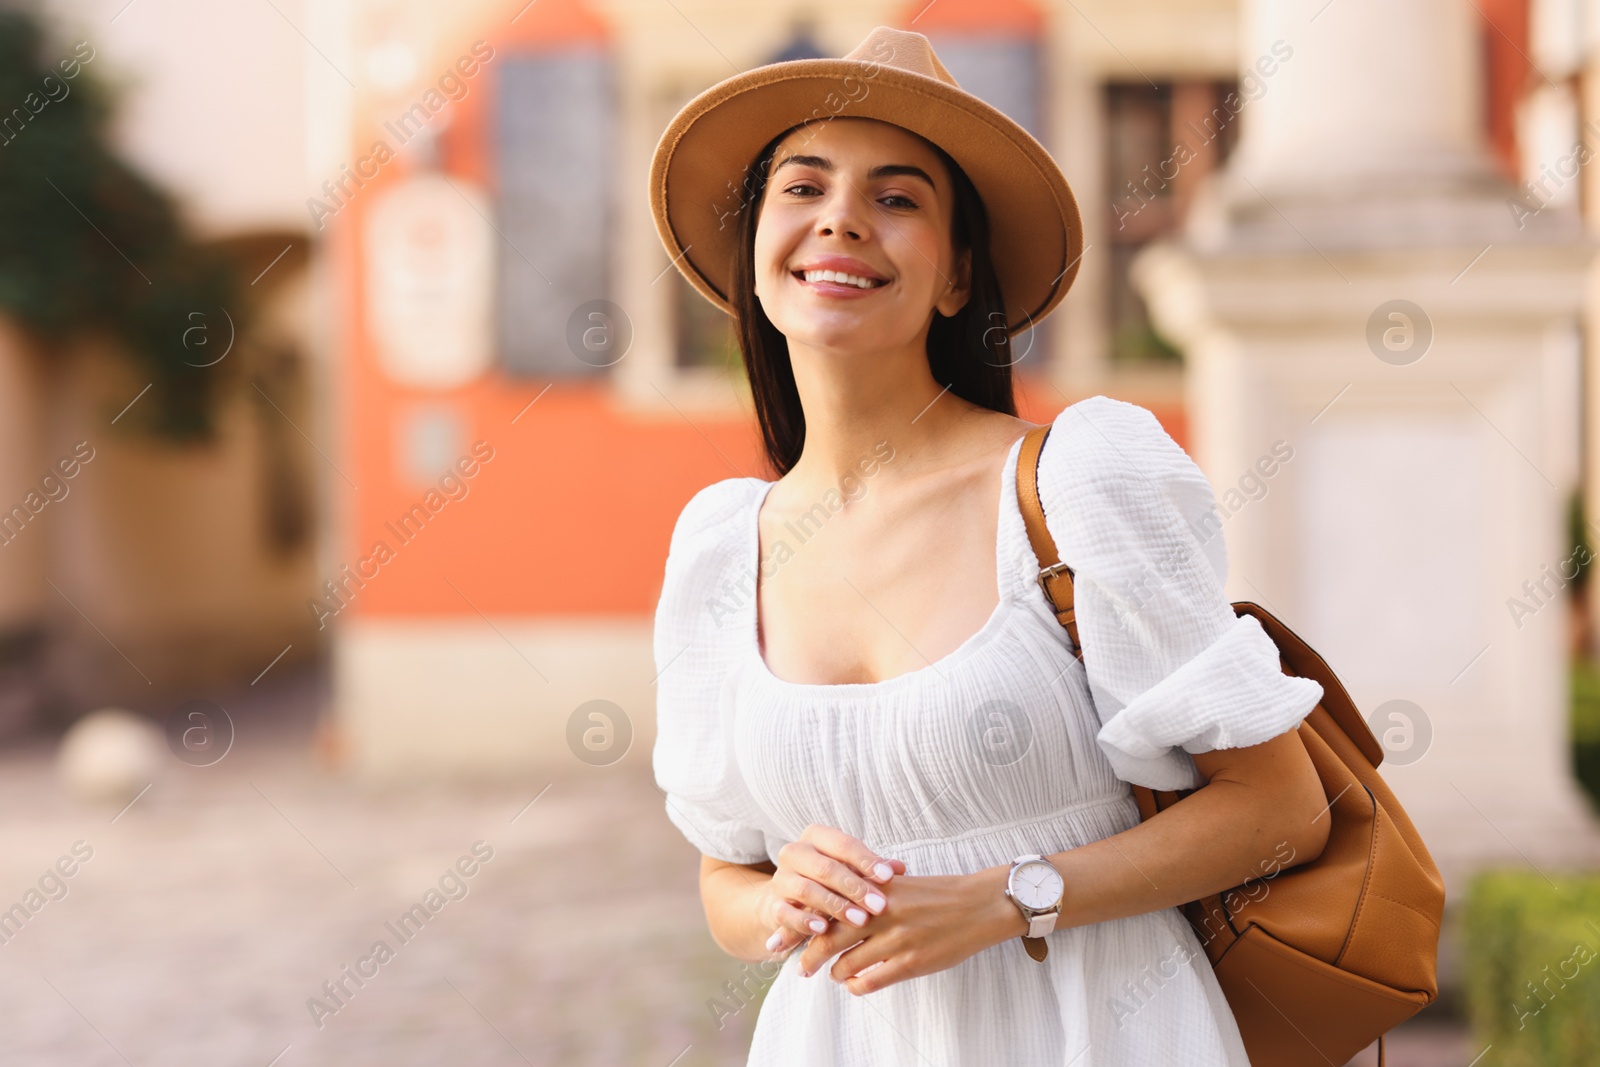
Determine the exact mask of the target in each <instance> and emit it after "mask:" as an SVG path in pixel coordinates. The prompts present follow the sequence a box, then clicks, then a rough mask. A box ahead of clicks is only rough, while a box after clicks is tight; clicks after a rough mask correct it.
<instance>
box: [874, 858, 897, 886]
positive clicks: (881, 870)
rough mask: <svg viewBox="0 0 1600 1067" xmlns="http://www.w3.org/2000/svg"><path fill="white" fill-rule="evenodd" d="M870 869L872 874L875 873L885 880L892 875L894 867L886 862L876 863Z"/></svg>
mask: <svg viewBox="0 0 1600 1067" xmlns="http://www.w3.org/2000/svg"><path fill="white" fill-rule="evenodd" d="M872 870H873V873H874V874H876V875H877V876H878V877H879V878H880V879H882V880H883V881H885V882H887V881H888V880H889V879H890V878H893V877H894V868H893V867H891V866H889V865H888V864H887V863H879V864H876V865H875V866H874V867H873V868H872Z"/></svg>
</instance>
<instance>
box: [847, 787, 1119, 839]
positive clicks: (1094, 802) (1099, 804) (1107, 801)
mask: <svg viewBox="0 0 1600 1067" xmlns="http://www.w3.org/2000/svg"><path fill="white" fill-rule="evenodd" d="M1132 799H1133V793H1132V792H1127V793H1112V794H1110V795H1109V796H1102V797H1093V798H1091V799H1089V800H1081V801H1079V802H1078V803H1076V804H1069V805H1067V806H1066V807H1064V808H1060V809H1058V810H1056V811H1052V812H1048V813H1046V814H1044V815H1030V816H1028V817H1027V818H1023V819H1013V820H1012V821H1010V822H1003V823H997V824H995V825H994V826H984V827H980V828H978V829H976V830H968V831H966V832H964V833H959V834H950V835H949V836H946V837H924V838H919V839H918V840H915V841H896V842H894V843H892V844H888V845H878V846H876V847H877V849H878V850H879V851H881V852H894V851H898V850H902V849H908V848H921V847H922V846H924V845H945V844H949V843H950V842H952V841H964V840H966V839H967V838H969V837H983V836H984V835H986V834H997V833H1002V832H1004V831H1006V830H1015V829H1016V828H1017V827H1019V826H1037V825H1038V824H1040V823H1044V822H1049V821H1050V820H1051V819H1059V818H1060V817H1061V816H1063V815H1071V814H1072V813H1073V812H1078V811H1085V810H1087V809H1090V808H1105V807H1110V806H1111V805H1113V804H1126V803H1128V802H1129V801H1131V800H1132Z"/></svg>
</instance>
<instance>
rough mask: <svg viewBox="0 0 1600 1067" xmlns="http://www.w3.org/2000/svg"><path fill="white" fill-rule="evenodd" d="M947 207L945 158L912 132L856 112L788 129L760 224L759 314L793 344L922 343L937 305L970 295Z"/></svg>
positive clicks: (950, 197) (966, 260) (871, 347)
mask: <svg viewBox="0 0 1600 1067" xmlns="http://www.w3.org/2000/svg"><path fill="white" fill-rule="evenodd" d="M954 205H955V198H954V190H953V189H952V187H951V181H950V175H949V172H948V171H947V169H946V168H945V165H944V162H943V161H942V160H941V159H940V158H939V156H938V154H937V153H936V152H934V150H933V149H932V148H931V147H930V146H929V145H928V143H927V142H926V141H924V140H922V138H920V137H918V136H917V135H915V134H913V133H911V132H910V131H908V130H905V129H902V128H901V127H899V126H895V125H892V124H890V123H886V122H879V121H877V120H875V119H861V118H853V117H852V118H844V119H839V118H835V119H831V120H828V121H825V122H821V123H816V124H812V125H809V126H803V127H801V128H799V129H797V130H793V131H791V132H790V133H789V135H788V136H787V137H785V138H784V139H783V141H781V142H780V143H779V144H778V147H777V150H776V151H775V152H774V153H773V157H772V164H771V169H770V170H769V172H768V178H767V184H766V188H765V190H764V193H763V195H762V200H761V205H760V209H759V210H760V214H759V215H758V217H757V222H756V233H755V254H754V273H755V293H756V297H757V298H758V299H759V300H760V302H761V308H762V310H763V311H764V312H765V313H766V316H767V318H768V319H770V320H771V321H772V324H773V325H774V326H775V327H777V329H778V330H779V331H780V332H781V333H783V334H784V336H785V337H787V338H788V340H789V343H790V347H791V351H792V350H793V348H794V347H795V346H796V345H799V346H801V347H814V348H822V349H849V350H862V351H879V352H882V351H886V350H892V349H899V348H903V347H906V346H913V345H914V346H917V347H918V348H920V347H921V346H922V345H923V344H924V343H925V341H926V337H927V331H928V326H929V324H930V323H931V322H932V319H933V314H934V311H935V309H937V310H938V312H939V313H940V314H943V315H954V314H955V313H956V312H957V311H959V310H960V309H961V307H962V306H963V305H964V304H965V303H966V301H967V297H968V295H969V289H968V282H967V278H968V271H969V269H970V260H971V256H970V253H967V252H965V251H962V252H960V253H958V252H957V251H956V249H955V247H954V241H953V238H952V223H953V218H954ZM819 272H823V273H819Z"/></svg>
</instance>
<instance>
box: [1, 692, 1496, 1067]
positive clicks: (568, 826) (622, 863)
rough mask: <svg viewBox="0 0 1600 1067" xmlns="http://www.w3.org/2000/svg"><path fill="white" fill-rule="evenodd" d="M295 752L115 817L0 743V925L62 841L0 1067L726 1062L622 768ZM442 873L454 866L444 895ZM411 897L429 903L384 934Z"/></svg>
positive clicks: (245, 749)
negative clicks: (528, 769) (334, 987)
mask: <svg viewBox="0 0 1600 1067" xmlns="http://www.w3.org/2000/svg"><path fill="white" fill-rule="evenodd" d="M291 740H292V739H291ZM309 751H310V749H309V746H308V745H306V744H305V743H303V739H302V740H301V741H300V742H298V743H283V742H281V741H279V742H275V743H266V742H263V741H261V739H260V738H258V737H254V736H252V733H251V729H250V728H249V727H248V723H245V724H242V725H241V730H240V735H239V741H238V742H237V743H236V747H235V750H234V751H232V752H230V753H229V755H228V756H227V757H226V758H225V759H224V760H223V761H222V762H220V763H218V764H217V765H215V766H213V767H208V768H194V767H188V766H185V765H183V764H181V763H179V762H177V761H176V760H173V761H172V763H171V765H170V766H169V767H167V768H166V769H165V770H164V771H163V773H162V774H161V775H160V776H159V777H158V778H157V779H156V780H155V782H154V783H153V784H152V785H151V787H150V788H149V790H148V791H147V792H145V793H144V794H143V795H142V796H141V797H140V798H139V799H138V800H137V801H136V802H135V803H134V804H133V805H132V806H131V807H129V808H127V809H126V810H125V811H123V812H122V813H120V814H119V813H118V812H117V808H116V805H111V806H93V805H87V804H84V803H81V802H77V801H74V800H73V799H71V798H70V797H69V796H67V795H66V794H65V792H64V791H63V789H62V788H61V786H60V784H59V783H58V781H57V778H56V775H55V768H54V765H53V763H52V759H51V757H52V745H51V744H50V743H49V742H47V741H36V742H31V743H28V744H25V745H21V746H14V747H12V748H9V749H4V750H0V909H9V908H10V907H11V906H12V904H14V903H19V902H23V901H24V898H25V894H27V893H28V891H29V889H30V888H38V887H39V885H40V880H41V877H42V876H43V875H44V873H45V871H46V868H49V867H51V866H52V865H54V864H55V863H56V862H57V860H58V859H60V858H61V857H63V856H68V857H72V856H74V851H73V850H74V846H75V845H77V854H76V855H77V861H76V866H75V867H74V866H73V864H72V863H68V864H66V865H65V868H64V869H72V870H73V873H72V875H71V876H70V877H67V878H63V879H61V880H60V881H59V883H58V882H53V881H50V880H48V879H47V880H46V888H47V889H48V890H49V896H43V899H44V903H43V906H42V907H39V908H38V910H37V912H35V913H33V914H32V915H31V917H30V918H29V919H28V920H27V922H26V923H25V924H24V925H23V927H22V929H21V930H20V932H16V933H15V934H13V935H11V936H10V937H9V940H7V941H5V942H4V943H0V998H3V1002H4V1004H5V1005H6V1011H5V1013H4V1025H0V1064H5V1065H18V1067H21V1065H34V1064H48V1065H52V1067H53V1065H71V1067H101V1065H105V1067H117V1065H124V1067H125V1065H130V1064H131V1065H136V1067H144V1065H146V1064H150V1065H154V1064H161V1065H167V1067H186V1065H190V1064H195V1065H200V1064H204V1065H206V1067H216V1065H240V1067H268V1065H269V1064H271V1065H274V1067H311V1065H335V1064H337V1065H351V1064H359V1065H365V1064H385V1065H394V1067H405V1065H411V1064H416V1065H429V1067H435V1065H440V1064H451V1065H454V1064H472V1065H475V1067H496V1065H501V1064H505V1065H519V1064H521V1065H526V1064H536V1065H540V1067H543V1065H546V1064H559V1065H579V1064H596V1065H601V1064H603V1065H614V1064H616V1065H621V1064H626V1065H639V1067H669V1065H670V1067H707V1065H713V1064H740V1063H743V1062H744V1051H745V1050H746V1049H747V1048H748V1046H749V1040H750V1031H751V1028H752V1026H753V1024H754V1021H755V1015H756V1011H757V1009H756V1008H755V1007H754V1006H751V1007H747V1008H745V1009H744V1010H742V1011H740V1012H738V1013H737V1014H736V1015H735V1016H734V1017H733V1018H731V1019H728V1020H726V1021H725V1024H724V1025H723V1026H721V1027H720V1028H719V1027H718V1025H717V1024H716V1023H715V1022H714V1021H713V1018H712V1014H711V1012H710V1010H709V1007H708V1001H709V999H710V998H711V997H713V996H719V995H721V993H722V985H723V983H724V982H725V981H728V980H735V981H737V980H738V979H739V978H741V976H742V972H743V968H744V965H743V964H741V963H739V962H738V961H735V960H732V959H730V958H729V957H727V956H725V955H723V954H722V953H721V952H720V951H719V950H718V949H717V947H716V946H715V944H714V943H713V942H712V941H711V939H710V937H709V935H708V934H707V932H706V929H705V919H704V915H703V914H702V912H701V908H700V901H699V896H698V892H697V885H696V874H697V862H698V854H697V853H696V852H695V851H694V850H693V848H692V847H691V846H690V845H689V844H688V843H687V842H685V841H684V840H683V839H682V837H681V836H680V835H679V834H678V833H677V831H676V830H675V829H674V828H673V827H672V826H671V824H670V823H668V822H667V821H666V818H665V816H664V814H663V813H662V807H661V800H660V794H659V793H658V792H656V790H655V788H654V785H653V784H652V782H651V780H650V777H649V773H648V768H649V763H648V753H647V752H635V753H630V754H629V756H628V757H627V758H626V759H624V760H623V761H622V762H621V763H619V764H618V765H617V766H614V767H611V768H578V767H576V765H575V770H574V772H573V773H571V774H569V775H566V776H563V777H561V778H558V779H556V780H554V781H549V780H535V779H532V778H530V779H529V780H527V781H526V782H519V783H501V784H492V785H491V784H479V785H474V786H471V787H461V786H457V787H449V788H447V787H443V786H428V785H418V786H416V787H414V788H407V789H396V788H389V789H381V790H374V789H371V788H363V787H361V786H359V785H357V784H356V783H354V782H352V781H350V780H349V779H347V778H345V777H343V776H341V775H339V774H336V773H333V772H331V771H328V770H325V769H322V768H320V767H319V766H318V764H317V763H316V761H315V760H313V759H312V758H311V756H310V755H309ZM579 770H581V771H582V772H583V773H577V772H578V771H579ZM535 798H537V799H535ZM530 802H531V804H530ZM79 842H81V843H82V844H81V845H80V844H77V843H79ZM479 842H481V844H477V843H479ZM475 844H477V849H478V852H477V857H474V855H473V852H474V845H475ZM90 850H92V853H91V854H90V855H89V856H88V858H87V859H83V858H82V857H83V855H84V854H85V853H86V852H90ZM488 850H492V856H491V857H490V858H488V859H487V860H483V859H481V857H482V856H483V855H485V854H486V853H487V852H488ZM463 857H468V862H466V863H465V864H463V866H462V868H461V869H467V870H471V871H472V874H471V876H470V877H459V879H455V878H450V877H446V875H447V872H448V871H450V870H451V869H452V867H453V865H455V864H457V862H458V861H459V860H461V859H462V858H463ZM473 859H477V860H478V862H477V865H476V866H474V864H473V862H472V860H473ZM458 875H459V871H458ZM441 879H443V883H441ZM58 886H64V887H65V895H64V896H63V895H61V891H60V889H59V888H58ZM430 890H435V891H438V892H439V894H440V895H439V896H438V897H435V898H434V899H433V901H431V903H433V904H434V906H435V907H437V912H436V913H428V914H429V918H428V919H427V921H426V923H425V924H423V923H419V922H417V920H415V919H413V920H412V925H409V926H402V925H401V917H402V916H403V915H404V914H405V913H407V912H408V910H409V909H411V908H412V907H413V906H414V905H418V904H422V905H424V909H426V905H427V904H429V903H430V901H429V900H428V897H427V894H428V892H429V891H430ZM463 894H464V895H463ZM50 896H55V897H59V899H50V898H49V897H50ZM38 899H40V898H35V900H36V901H37V900H38ZM417 927H420V929H418V928H417ZM401 935H404V936H403V937H402V936H401ZM380 940H381V941H384V942H386V943H387V944H388V945H389V946H390V949H391V952H390V953H389V954H387V955H384V954H379V955H378V956H374V955H373V948H374V945H375V943H376V942H378V941H380ZM364 959H365V960H367V961H368V962H366V963H360V962H359V961H362V960H364ZM346 968H349V969H350V971H357V970H360V969H364V970H365V971H367V973H368V974H369V975H370V977H366V978H363V979H361V983H360V984H359V985H358V984H357V982H356V980H355V979H352V978H348V977H346V975H347V974H348V973H349V971H347V970H346ZM373 972H375V973H373ZM341 979H343V983H344V987H345V992H341V993H340V995H339V998H338V999H335V998H333V997H330V996H328V995H327V993H326V992H325V990H324V983H327V982H337V981H339V980H341ZM311 998H318V999H319V1000H320V1001H321V1002H322V1004H323V1007H322V1008H321V1009H319V1010H318V1011H316V1012H313V1010H312V1009H311V1008H310V1007H308V1004H307V1002H308V1000H310V999H311ZM1363 1056H1365V1057H1366V1058H1365V1059H1362V1058H1358V1059H1357V1060H1355V1061H1353V1063H1356V1064H1361V1065H1363V1067H1365V1065H1367V1064H1371V1063H1375V1062H1376V1058H1375V1056H1373V1055H1370V1054H1367V1053H1364V1054H1363ZM1470 1059H1471V1055H1470V1054H1468V1050H1467V1048H1466V1044H1465V1038H1464V1036H1462V1035H1461V1034H1460V1033H1459V1032H1458V1028H1450V1027H1446V1028H1445V1029H1443V1030H1439V1029H1437V1028H1430V1027H1422V1026H1420V1025H1418V1026H1417V1027H1416V1033H1415V1034H1412V1033H1409V1032H1408V1031H1407V1029H1406V1028H1402V1030H1401V1031H1399V1032H1397V1034H1396V1039H1395V1040H1393V1041H1392V1043H1391V1045H1390V1051H1389V1056H1388V1061H1389V1064H1390V1065H1392V1067H1445V1065H1446V1064H1449V1065H1451V1067H1464V1065H1465V1064H1466V1063H1467V1062H1468V1061H1469V1060H1470Z"/></svg>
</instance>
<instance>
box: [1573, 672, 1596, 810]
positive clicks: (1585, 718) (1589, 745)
mask: <svg viewBox="0 0 1600 1067" xmlns="http://www.w3.org/2000/svg"><path fill="white" fill-rule="evenodd" d="M1572 772H1573V774H1574V775H1576V776H1577V779H1578V781H1579V783H1580V784H1581V785H1582V786H1583V788H1584V790H1585V791H1586V792H1587V793H1588V794H1589V802H1590V803H1591V804H1592V805H1593V806H1594V809H1595V811H1596V812H1597V813H1600V664H1596V663H1594V662H1593V661H1591V660H1578V661H1577V662H1575V663H1573V665H1572Z"/></svg>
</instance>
